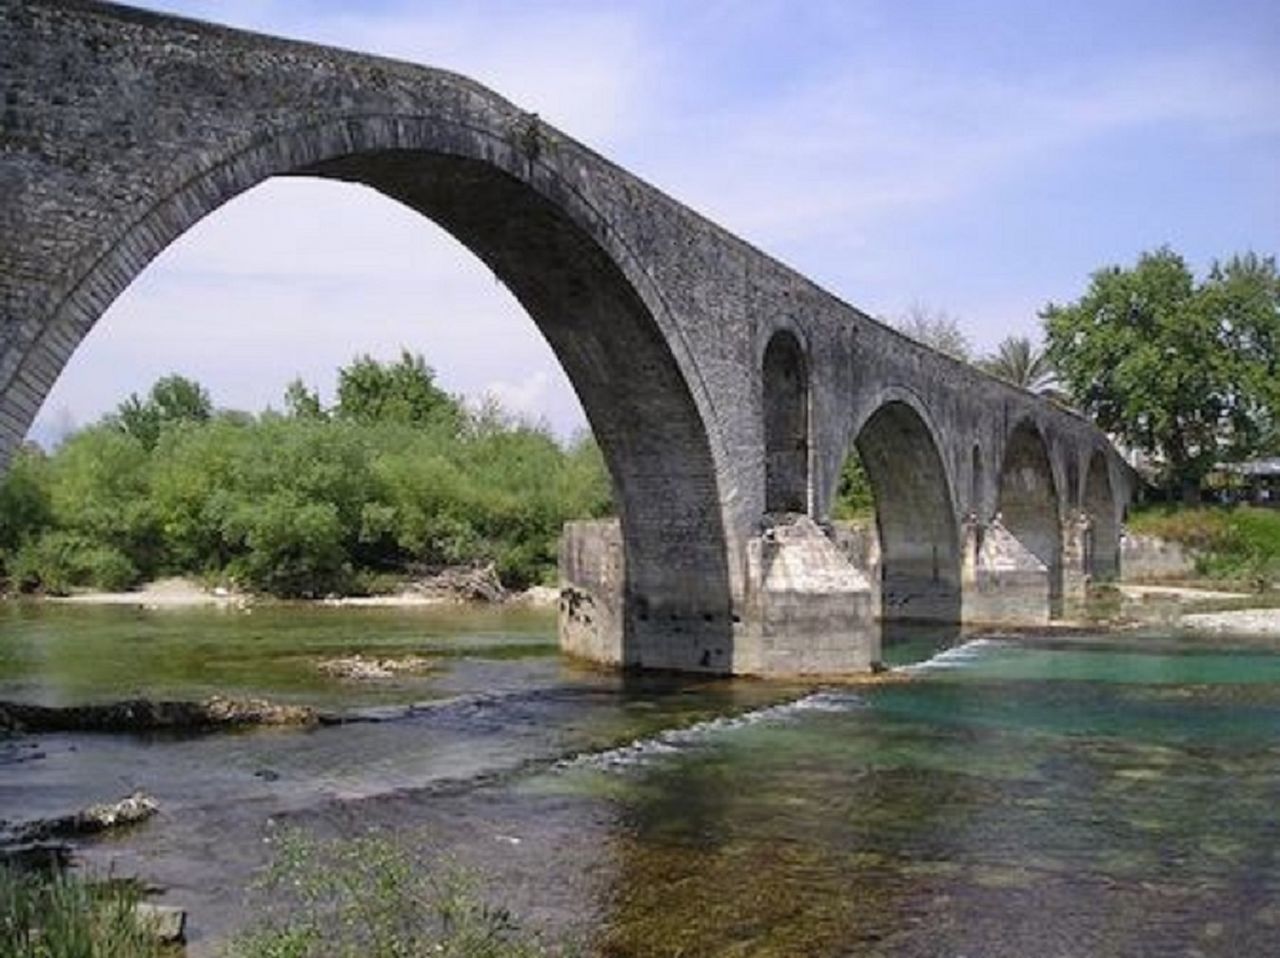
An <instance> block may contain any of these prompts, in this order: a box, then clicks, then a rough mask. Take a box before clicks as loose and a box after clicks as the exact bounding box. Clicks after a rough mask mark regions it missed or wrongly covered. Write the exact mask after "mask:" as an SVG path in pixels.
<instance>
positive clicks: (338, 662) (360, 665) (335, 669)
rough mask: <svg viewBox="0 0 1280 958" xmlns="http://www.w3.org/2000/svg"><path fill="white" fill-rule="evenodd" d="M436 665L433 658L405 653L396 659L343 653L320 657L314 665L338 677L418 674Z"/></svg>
mask: <svg viewBox="0 0 1280 958" xmlns="http://www.w3.org/2000/svg"><path fill="white" fill-rule="evenodd" d="M436 667H437V663H436V661H435V660H434V659H429V658H426V657H424V656H421V655H407V656H404V657H402V658H398V659H392V658H387V659H378V658H365V657H364V656H363V655H360V654H359V653H356V654H355V655H344V656H340V657H338V658H334V659H322V660H321V661H320V662H319V663H318V664H317V666H316V668H318V669H319V670H320V671H321V672H323V673H324V674H325V675H332V676H334V677H335V678H340V679H357V680H366V681H367V680H370V679H390V678H395V676H397V675H400V674H402V673H408V674H420V673H422V672H430V671H431V670H432V669H435V668H436Z"/></svg>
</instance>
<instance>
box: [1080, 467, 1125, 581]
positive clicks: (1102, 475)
mask: <svg viewBox="0 0 1280 958" xmlns="http://www.w3.org/2000/svg"><path fill="white" fill-rule="evenodd" d="M1084 489H1085V491H1084V510H1085V512H1086V513H1087V514H1088V516H1089V538H1088V543H1087V549H1086V553H1085V555H1086V561H1087V566H1086V567H1087V569H1088V572H1089V576H1090V577H1091V578H1092V579H1093V581H1094V582H1110V581H1112V580H1114V579H1117V578H1119V576H1120V523H1119V522H1118V521H1117V519H1116V500H1115V493H1114V491H1113V490H1112V487H1111V472H1110V470H1109V469H1108V468H1107V460H1106V457H1105V456H1103V454H1102V453H1101V452H1095V453H1094V454H1093V456H1092V457H1090V459H1089V471H1088V472H1087V473H1085V487H1084Z"/></svg>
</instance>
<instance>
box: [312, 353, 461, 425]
mask: <svg viewBox="0 0 1280 958" xmlns="http://www.w3.org/2000/svg"><path fill="white" fill-rule="evenodd" d="M335 414H336V416H337V417H338V418H339V419H345V420H349V421H352V422H358V423H365V424H370V423H402V424H413V425H427V424H430V423H437V424H439V423H445V424H449V425H451V426H453V427H455V428H456V427H457V425H458V424H459V422H460V421H461V410H460V407H459V404H458V402H457V400H455V399H454V398H453V397H452V396H450V395H449V394H448V393H446V392H445V391H444V390H442V389H440V387H438V386H437V385H436V384H435V373H434V371H432V369H431V367H430V366H428V365H427V364H426V362H424V361H423V358H422V356H420V355H417V354H415V353H410V352H409V351H408V350H407V349H406V350H401V352H400V359H399V361H398V362H395V363H381V362H378V361H377V360H376V359H374V358H373V357H371V356H367V355H365V356H357V357H356V359H355V360H353V361H352V362H351V363H350V364H349V365H347V366H344V367H342V369H340V370H338V405H337V408H336V409H335Z"/></svg>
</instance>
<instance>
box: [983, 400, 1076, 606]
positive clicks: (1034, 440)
mask: <svg viewBox="0 0 1280 958" xmlns="http://www.w3.org/2000/svg"><path fill="white" fill-rule="evenodd" d="M996 512H997V514H998V515H999V517H1000V521H1001V523H1002V524H1003V525H1004V527H1005V529H1006V530H1008V532H1009V533H1010V534H1011V535H1012V536H1013V537H1014V538H1015V539H1016V540H1017V541H1018V542H1019V543H1020V544H1021V545H1022V547H1023V548H1024V549H1026V550H1027V551H1028V552H1029V553H1031V555H1033V556H1034V557H1035V558H1036V560H1038V561H1039V562H1040V564H1041V565H1043V566H1044V568H1045V572H1046V574H1047V576H1048V581H1049V614H1050V616H1051V617H1052V616H1059V615H1061V614H1062V598H1063V579H1062V519H1061V516H1060V515H1059V511H1058V490H1057V487H1056V486H1055V484H1054V481H1053V468H1052V466H1051V464H1050V462H1049V450H1048V448H1047V447H1046V445H1045V441H1044V438H1043V437H1042V436H1041V435H1040V431H1039V430H1038V429H1037V428H1036V427H1035V426H1034V425H1033V424H1032V423H1031V422H1030V421H1027V420H1023V421H1022V422H1021V423H1019V424H1018V425H1017V426H1016V427H1015V428H1014V430H1013V433H1012V434H1011V435H1010V436H1009V441H1008V444H1007V445H1006V446H1005V452H1004V461H1003V462H1002V463H1001V466H1000V489H999V498H998V500H997V504H996Z"/></svg>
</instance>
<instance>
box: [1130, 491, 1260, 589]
mask: <svg viewBox="0 0 1280 958" xmlns="http://www.w3.org/2000/svg"><path fill="white" fill-rule="evenodd" d="M1128 525H1129V530H1130V531H1131V532H1135V533H1141V534H1143V535H1154V536H1159V537H1160V538H1162V539H1168V540H1171V541H1173V542H1177V543H1180V544H1181V545H1183V546H1185V547H1187V548H1189V549H1192V550H1194V551H1195V552H1196V554H1197V556H1198V558H1197V560H1196V567H1197V572H1198V573H1200V574H1201V575H1203V576H1204V577H1206V578H1208V579H1213V580H1216V581H1222V582H1234V583H1241V584H1245V585H1248V586H1250V587H1252V588H1255V589H1258V590H1262V589H1265V588H1267V587H1268V586H1274V585H1275V584H1277V583H1280V509H1262V508H1256V507H1251V506H1198V507H1194V508H1191V507H1184V506H1160V507H1152V508H1148V509H1143V510H1140V511H1137V512H1135V513H1134V514H1133V515H1131V516H1130V519H1129V523H1128Z"/></svg>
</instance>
